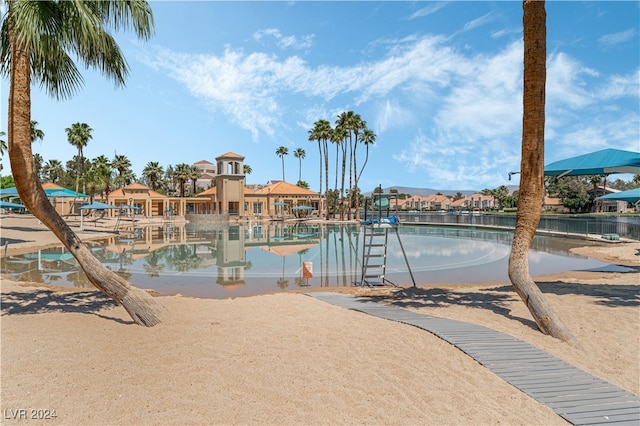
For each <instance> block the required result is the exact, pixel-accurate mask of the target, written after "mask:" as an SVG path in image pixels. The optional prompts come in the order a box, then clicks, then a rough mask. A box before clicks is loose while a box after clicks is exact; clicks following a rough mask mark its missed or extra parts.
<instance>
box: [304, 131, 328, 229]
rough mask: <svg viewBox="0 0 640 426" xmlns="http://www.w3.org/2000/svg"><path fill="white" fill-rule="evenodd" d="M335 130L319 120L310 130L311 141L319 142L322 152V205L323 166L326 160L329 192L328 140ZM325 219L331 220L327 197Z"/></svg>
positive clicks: (326, 178)
mask: <svg viewBox="0 0 640 426" xmlns="http://www.w3.org/2000/svg"><path fill="white" fill-rule="evenodd" d="M332 133H333V129H332V128H331V123H329V122H328V121H327V120H318V121H316V122H315V123H314V124H313V129H311V130H309V140H310V141H314V140H315V141H318V150H319V151H320V191H319V195H320V202H321V203H322V164H323V160H324V180H325V188H326V190H327V191H328V190H329V153H328V152H327V148H328V146H327V145H328V140H329V139H331V134H332ZM325 218H326V219H327V220H329V205H328V203H327V197H326V196H325Z"/></svg>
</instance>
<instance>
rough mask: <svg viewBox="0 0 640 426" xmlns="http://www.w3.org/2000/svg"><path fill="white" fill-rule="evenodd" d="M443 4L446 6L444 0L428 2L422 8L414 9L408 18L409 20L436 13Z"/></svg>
mask: <svg viewBox="0 0 640 426" xmlns="http://www.w3.org/2000/svg"><path fill="white" fill-rule="evenodd" d="M445 6H446V3H445V2H437V3H436V2H433V3H428V5H427V6H425V7H423V8H422V9H419V10H417V11H415V12H414V13H413V14H412V15H411V16H410V17H409V18H408V19H409V20H411V19H416V18H423V17H425V16H429V15H432V14H434V13H436V12H437V11H439V10H440V9H442V8H443V7H445Z"/></svg>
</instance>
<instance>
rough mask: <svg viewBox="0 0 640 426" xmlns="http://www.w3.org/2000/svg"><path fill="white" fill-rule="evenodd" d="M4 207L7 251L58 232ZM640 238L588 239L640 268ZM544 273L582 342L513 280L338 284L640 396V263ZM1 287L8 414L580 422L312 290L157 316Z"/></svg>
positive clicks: (66, 292) (112, 419) (434, 341)
mask: <svg viewBox="0 0 640 426" xmlns="http://www.w3.org/2000/svg"><path fill="white" fill-rule="evenodd" d="M1 221H2V222H1V225H2V229H1V233H2V234H1V235H2V237H3V238H5V239H10V240H11V243H10V244H9V245H8V246H7V248H6V255H12V254H18V253H24V252H26V251H31V250H33V249H34V248H39V247H40V248H41V247H46V246H51V245H57V244H58V243H57V239H56V238H55V237H54V236H53V234H52V233H51V232H50V231H48V230H46V228H44V226H43V225H40V224H38V222H37V220H36V219H34V218H32V217H28V216H16V215H6V216H3V217H2V218H1ZM74 226H77V225H75V224H74ZM94 228H95V229H94ZM76 229H78V230H79V228H76ZM108 229H109V227H108V226H105V227H104V229H98V227H97V226H96V227H93V226H92V227H91V229H90V230H88V231H87V230H85V231H83V232H79V235H80V237H81V238H83V239H92V238H101V237H102V236H103V235H101V233H102V232H108ZM639 249H640V243H638V242H631V243H629V242H626V243H625V242H603V244H602V245H598V246H596V247H593V246H589V247H586V248H579V249H576V250H575V251H576V253H578V254H582V255H585V256H589V257H593V258H596V259H599V260H602V261H605V262H609V263H612V264H616V265H628V266H635V267H637V266H638V265H639V264H640V257H639V256H637V253H638V250H639ZM4 250H5V249H4V247H3V251H4ZM3 255H4V254H3ZM535 279H536V282H537V283H538V284H539V286H540V288H541V290H542V291H543V292H544V294H545V297H546V298H547V299H548V301H549V303H550V304H551V305H552V306H553V307H554V308H555V309H556V310H557V311H558V312H559V314H560V316H561V317H562V319H563V320H564V321H565V322H566V323H567V325H568V327H569V328H570V329H571V331H572V332H573V333H574V334H575V336H576V337H577V339H578V340H579V341H580V343H581V344H582V349H577V348H574V347H571V346H569V345H567V344H565V343H562V342H560V341H558V340H556V339H554V338H551V337H548V336H545V335H543V334H542V333H540V332H539V331H538V330H537V328H536V325H535V323H534V322H533V320H532V318H531V315H530V314H529V312H528V310H527V308H526V307H525V305H524V303H523V302H522V301H521V300H520V299H519V298H518V296H517V294H516V293H515V292H514V291H513V290H512V288H511V286H510V283H508V282H489V283H482V284H473V285H459V284H458V283H442V284H438V285H429V286H418V288H416V289H413V288H401V289H374V290H369V289H361V288H340V289H335V291H340V292H348V293H351V294H355V295H358V296H363V297H371V298H373V299H374V300H376V301H380V302H381V303H393V304H401V305H402V306H403V307H405V308H407V309H410V310H415V311H418V312H424V313H427V314H429V315H433V316H439V317H444V318H451V319H457V320H461V321H466V322H469V323H474V324H481V325H484V326H486V327H489V328H492V329H494V330H498V331H501V332H503V333H506V334H509V335H511V336H514V337H516V338H518V339H521V340H523V341H525V342H528V343H530V344H532V345H534V346H536V347H538V348H540V349H543V350H545V351H547V352H548V353H550V354H553V355H555V356H557V357H558V358H561V359H563V360H565V361H567V362H569V363H571V364H573V365H575V366H576V367H578V368H580V369H583V370H585V371H587V372H588V373H590V374H593V375H595V376H597V377H599V378H601V379H604V380H606V381H608V382H610V383H612V384H615V385H616V386H619V387H621V388H623V389H625V390H628V391H630V392H632V393H634V394H636V395H639V394H640V339H639V338H638V336H640V309H639V307H640V291H639V290H640V274H639V273H637V272H624V273H623V272H566V273H562V274H556V275H545V276H539V277H535ZM322 290H323V291H327V289H326V288H324V289H322ZM331 290H332V291H333V289H331ZM307 291H310V290H307ZM1 293H2V308H1V311H2V312H1V316H0V328H1V335H0V338H1V340H0V343H1V353H0V355H1V361H0V362H1V364H0V378H1V384H0V386H1V387H0V390H1V395H0V397H1V407H0V408H1V411H0V415H2V420H1V423H2V424H3V425H4V424H6V425H15V424H50V425H57V424H65V425H245V424H260V425H263V424H266V425H343V424H344V425H351V424H369V425H477V424H483V425H484V424H487V425H489V424H508V425H517V424H522V425H525V424H526V425H530V424H540V425H556V424H567V422H566V421H565V420H564V419H562V418H561V417H560V416H558V415H557V414H555V413H554V412H553V411H552V410H551V409H550V408H548V407H547V406H545V405H543V404H541V403H539V402H537V401H536V400H534V399H532V398H530V397H529V396H527V395H526V394H524V393H523V392H521V391H520V390H518V389H517V388H515V387H513V386H511V385H510V384H508V383H506V382H505V381H503V380H502V379H500V378H499V377H498V376H496V375H495V374H493V373H492V372H490V371H489V370H487V369H486V368H485V367H483V366H482V365H480V364H479V363H478V362H476V361H475V360H473V359H472V358H470V357H469V356H467V355H466V354H464V353H463V352H461V351H460V350H459V349H457V348H455V347H454V346H452V345H451V344H449V343H447V342H445V341H443V340H441V339H440V338H438V337H436V336H434V335H432V334H430V333H428V332H425V331H424V330H420V329H418V328H416V327H412V326H408V325H403V324H400V323H396V322H391V321H387V320H383V319H380V318H376V317H373V316H369V315H366V314H363V313H359V312H355V311H349V310H346V309H343V308H340V307H337V306H334V305H330V304H327V303H325V302H321V301H319V300H316V299H314V298H311V297H309V296H307V295H305V294H303V293H302V292H294V291H292V292H290V293H278V294H268V295H261V296H252V297H244V298H235V299H222V300H212V299H196V298H189V297H183V296H157V297H158V298H159V300H160V301H161V303H162V304H163V305H164V306H165V307H166V308H167V313H166V315H165V317H164V318H163V323H162V324H160V325H158V326H156V327H153V328H143V327H140V326H137V325H135V324H134V323H133V322H132V321H131V320H130V318H129V317H128V315H127V314H126V312H125V310H124V309H123V308H121V307H119V306H117V305H115V304H114V303H113V302H112V301H111V300H110V299H108V298H106V297H104V296H102V295H101V294H100V293H99V292H96V291H89V290H86V289H80V290H79V289H70V288H62V287H52V286H46V285H43V284H39V283H18V282H14V281H11V280H9V279H7V278H6V277H3V278H2V281H1ZM42 417H48V418H47V419H43V418H42Z"/></svg>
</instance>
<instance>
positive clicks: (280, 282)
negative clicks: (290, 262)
mask: <svg viewBox="0 0 640 426" xmlns="http://www.w3.org/2000/svg"><path fill="white" fill-rule="evenodd" d="M286 258H287V257H286V256H282V278H280V279H278V281H277V282H276V284H277V286H278V287H280V289H282V290H284V289H285V288H287V287H289V280H287V279H285V278H284V264H285V259H286Z"/></svg>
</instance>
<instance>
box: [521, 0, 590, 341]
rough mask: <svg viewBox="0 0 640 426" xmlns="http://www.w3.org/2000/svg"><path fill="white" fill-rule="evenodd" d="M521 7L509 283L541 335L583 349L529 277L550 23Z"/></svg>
mask: <svg viewBox="0 0 640 426" xmlns="http://www.w3.org/2000/svg"><path fill="white" fill-rule="evenodd" d="M522 8H523V19H522V23H523V33H524V75H523V76H524V86H523V89H524V90H523V94H522V103H523V117H522V159H521V161H520V189H519V194H520V195H519V200H518V212H517V214H516V228H515V231H514V234H513V242H512V245H511V253H510V255H509V279H510V280H511V283H512V284H513V288H514V289H515V291H516V292H517V293H518V295H519V296H520V297H521V298H522V300H523V301H524V303H525V305H527V308H529V311H530V312H531V315H532V316H533V318H534V320H535V321H536V323H537V324H538V327H539V328H540V330H541V331H542V332H543V333H545V334H549V335H551V336H554V337H557V338H558V339H560V340H563V341H565V342H569V343H571V344H574V345H576V346H579V344H578V342H577V340H576V339H575V337H574V336H573V335H572V334H571V332H570V331H569V329H568V328H567V327H566V326H565V325H564V323H563V322H562V321H561V320H560V318H559V317H558V316H557V315H556V313H555V312H554V311H553V310H552V309H551V307H550V306H549V305H548V304H547V302H546V300H545V299H544V296H543V295H542V292H541V291H540V289H539V288H538V286H537V285H536V283H535V282H534V281H533V279H532V278H531V276H530V275H529V257H528V255H529V247H530V246H531V241H532V240H533V237H534V235H535V232H536V229H537V228H538V223H539V222H540V210H541V206H542V199H543V194H544V124H545V112H544V108H545V86H546V75H547V68H546V59H547V58H546V55H547V48H546V39H547V34H546V33H547V31H546V18H547V13H546V11H545V4H544V1H541V0H525V1H524V2H523V5H522Z"/></svg>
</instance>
